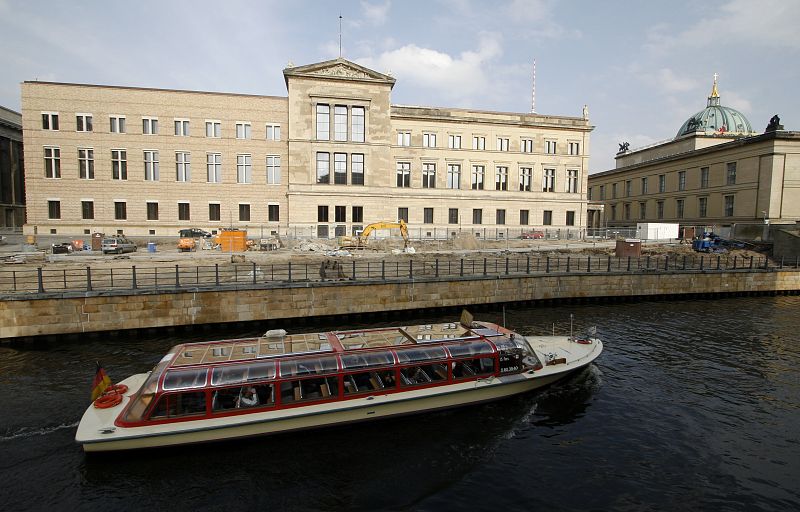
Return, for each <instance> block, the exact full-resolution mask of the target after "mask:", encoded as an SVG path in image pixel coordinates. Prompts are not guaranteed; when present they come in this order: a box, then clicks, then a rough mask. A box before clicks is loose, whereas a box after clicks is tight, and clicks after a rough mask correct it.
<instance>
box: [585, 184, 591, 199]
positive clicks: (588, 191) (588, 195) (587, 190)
mask: <svg viewBox="0 0 800 512" xmlns="http://www.w3.org/2000/svg"><path fill="white" fill-rule="evenodd" d="M586 199H588V200H589V201H591V200H592V187H588V188H587V189H586Z"/></svg>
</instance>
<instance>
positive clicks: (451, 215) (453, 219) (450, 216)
mask: <svg viewBox="0 0 800 512" xmlns="http://www.w3.org/2000/svg"><path fill="white" fill-rule="evenodd" d="M447 223H448V224H458V208H450V209H448V210H447Z"/></svg>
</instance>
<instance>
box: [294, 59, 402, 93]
mask: <svg viewBox="0 0 800 512" xmlns="http://www.w3.org/2000/svg"><path fill="white" fill-rule="evenodd" d="M283 77H284V80H286V84H287V86H288V84H289V78H290V77H297V78H317V79H319V78H323V79H329V80H346V81H356V82H372V83H382V84H386V85H388V86H389V87H390V88H391V87H394V83H395V79H394V78H393V77H391V76H389V75H386V74H383V73H379V72H377V71H375V70H372V69H369V68H366V67H364V66H361V65H359V64H356V63H355V62H351V61H349V60H347V59H343V58H341V57H339V58H338V59H332V60H326V61H323V62H316V63H314V64H307V65H305V66H292V65H289V66H288V67H286V68H285V69H284V70H283Z"/></svg>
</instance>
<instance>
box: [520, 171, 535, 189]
mask: <svg viewBox="0 0 800 512" xmlns="http://www.w3.org/2000/svg"><path fill="white" fill-rule="evenodd" d="M532 175H533V169H531V168H530V167H520V169H519V189H520V191H523V192H530V191H531V181H532V178H531V176H532Z"/></svg>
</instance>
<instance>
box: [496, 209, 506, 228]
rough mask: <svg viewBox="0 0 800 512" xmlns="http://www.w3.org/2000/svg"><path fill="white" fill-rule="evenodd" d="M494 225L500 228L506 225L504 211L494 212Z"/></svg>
mask: <svg viewBox="0 0 800 512" xmlns="http://www.w3.org/2000/svg"><path fill="white" fill-rule="evenodd" d="M494 216H495V219H494V220H495V222H494V223H495V224H497V225H499V226H502V225H503V224H505V223H506V211H505V210H497V211H495V215H494Z"/></svg>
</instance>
